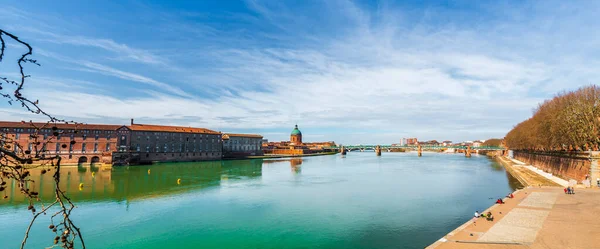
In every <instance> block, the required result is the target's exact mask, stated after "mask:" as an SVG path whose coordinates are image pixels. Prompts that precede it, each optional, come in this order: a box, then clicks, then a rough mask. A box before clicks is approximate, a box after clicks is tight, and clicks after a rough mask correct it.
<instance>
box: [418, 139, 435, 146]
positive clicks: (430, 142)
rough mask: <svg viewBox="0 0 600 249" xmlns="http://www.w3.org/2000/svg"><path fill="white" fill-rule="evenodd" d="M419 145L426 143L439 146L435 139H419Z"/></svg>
mask: <svg viewBox="0 0 600 249" xmlns="http://www.w3.org/2000/svg"><path fill="white" fill-rule="evenodd" d="M418 144H419V145H428V146H439V145H440V143H438V141H437V140H429V141H420V142H418Z"/></svg>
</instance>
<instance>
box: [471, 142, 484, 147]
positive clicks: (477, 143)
mask: <svg viewBox="0 0 600 249" xmlns="http://www.w3.org/2000/svg"><path fill="white" fill-rule="evenodd" d="M482 144H483V142H481V141H475V142H473V147H480V146H481V145H482Z"/></svg>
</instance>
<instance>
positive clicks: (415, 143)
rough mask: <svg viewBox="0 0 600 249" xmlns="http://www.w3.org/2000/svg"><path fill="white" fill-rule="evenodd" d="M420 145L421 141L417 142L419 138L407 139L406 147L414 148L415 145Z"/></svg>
mask: <svg viewBox="0 0 600 249" xmlns="http://www.w3.org/2000/svg"><path fill="white" fill-rule="evenodd" d="M418 144H419V140H417V138H416V137H415V138H407V139H406V145H408V146H413V145H418Z"/></svg>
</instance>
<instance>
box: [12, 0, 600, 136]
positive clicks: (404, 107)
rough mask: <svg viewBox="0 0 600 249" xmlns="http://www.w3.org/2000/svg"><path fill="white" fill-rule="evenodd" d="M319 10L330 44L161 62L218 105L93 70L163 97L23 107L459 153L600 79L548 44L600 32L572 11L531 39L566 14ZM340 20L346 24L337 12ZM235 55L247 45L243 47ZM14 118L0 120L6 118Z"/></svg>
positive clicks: (344, 5)
mask: <svg viewBox="0 0 600 249" xmlns="http://www.w3.org/2000/svg"><path fill="white" fill-rule="evenodd" d="M338 5H339V6H338ZM249 6H251V7H252V8H254V9H255V10H257V13H259V14H261V15H263V21H265V22H270V23H272V24H274V25H276V27H277V29H278V30H279V31H278V32H281V33H285V34H286V35H287V36H292V37H289V38H290V39H287V40H293V39H292V38H293V33H294V32H296V31H297V34H308V33H310V32H309V31H310V28H311V26H310V25H304V23H302V21H305V20H304V19H302V18H299V19H298V20H297V23H293V24H291V23H290V22H291V19H290V17H293V16H294V12H293V11H294V10H293V8H283V7H281V6H280V5H279V4H276V6H274V8H277V9H269V7H273V6H270V5H263V4H261V3H260V2H258V1H251V2H250V3H249ZM280 7H281V8H280ZM327 7H329V8H331V9H330V10H327V9H325V10H321V11H325V12H327V13H328V14H329V15H327V16H329V17H330V18H331V19H335V18H339V19H343V20H351V22H349V24H344V25H346V26H343V27H340V29H343V30H344V32H339V33H336V32H335V30H333V31H332V33H335V34H330V35H324V34H319V35H321V36H322V37H317V38H318V39H316V40H315V39H308V40H305V39H302V38H298V39H302V42H300V41H298V42H297V43H290V44H284V45H282V46H254V47H250V48H248V47H247V46H240V47H235V46H229V44H231V40H232V39H233V38H231V37H227V38H223V39H227V41H228V43H227V44H228V46H219V45H221V44H212V45H213V46H200V45H199V46H198V47H195V48H192V49H190V50H189V52H187V51H184V52H183V53H171V57H169V59H170V60H172V61H175V62H176V61H178V60H179V59H182V60H185V61H187V62H189V61H194V60H201V61H203V62H205V63H198V64H194V63H186V64H176V63H175V64H176V65H175V66H177V67H178V68H183V69H182V71H180V73H181V74H179V75H177V76H174V77H177V78H176V79H177V82H179V81H180V80H181V79H184V80H187V81H189V82H188V83H186V87H193V88H194V89H195V90H197V91H200V92H204V93H207V94H210V95H211V96H216V97H211V98H206V97H204V96H195V95H193V94H191V93H189V92H186V91H185V90H182V88H179V86H175V85H169V84H166V83H163V82H161V81H157V80H155V79H153V78H152V72H151V70H149V72H148V74H144V75H140V74H135V73H130V72H127V71H126V70H124V69H123V70H121V69H117V68H116V67H112V66H107V65H109V64H108V63H107V64H101V63H97V62H89V61H82V62H81V63H79V65H80V66H82V67H85V68H86V70H89V71H92V72H95V73H101V74H105V75H110V76H114V77H118V78H121V79H125V80H129V81H134V82H139V83H143V84H147V85H151V86H154V87H159V88H160V89H164V90H165V91H161V92H152V93H149V92H148V94H147V95H144V96H126V97H122V96H120V97H116V96H114V95H113V94H110V92H106V91H105V92H101V93H98V92H92V91H86V90H82V89H80V90H76V89H73V90H69V91H49V90H48V89H39V92H34V91H32V94H33V93H35V94H36V95H38V94H43V95H46V98H45V99H41V101H42V104H43V106H44V107H45V108H46V109H48V110H51V112H53V113H55V114H57V115H61V116H69V117H73V118H74V119H84V120H85V121H88V122H99V121H100V122H101V121H102V120H106V119H105V118H106V117H112V118H114V119H111V121H112V120H121V122H123V123H126V122H127V120H128V119H129V118H136V119H142V120H146V121H148V122H154V123H157V124H179V125H190V126H203V127H208V128H212V129H216V130H224V131H231V132H239V131H244V130H246V129H273V130H275V129H287V128H290V127H291V126H293V124H295V123H298V124H299V125H300V126H301V127H308V128H311V129H317V130H318V129H322V128H328V130H335V129H342V130H351V131H348V132H349V133H346V134H337V133H335V132H334V133H332V134H328V135H325V136H324V137H319V136H321V135H322V134H323V133H322V132H319V133H318V134H319V135H316V134H312V135H311V134H307V137H308V138H310V137H311V136H313V137H314V138H315V139H322V140H333V139H335V140H337V142H341V143H369V142H372V143H375V142H381V143H391V142H397V141H399V139H400V138H401V137H408V136H411V137H412V136H417V137H419V138H422V139H438V140H446V139H449V140H454V141H459V140H473V139H487V138H489V137H502V136H504V134H505V132H507V131H508V130H509V129H510V128H511V127H512V126H513V125H515V124H516V123H518V122H520V121H522V120H523V119H525V118H527V117H528V116H529V115H530V114H531V110H532V109H533V108H534V107H535V106H536V104H537V103H539V102H540V101H541V100H543V99H544V98H546V97H551V95H552V94H554V93H555V92H558V91H560V90H562V89H564V88H575V87H578V86H581V85H585V84H589V83H594V82H596V81H597V80H598V78H599V77H600V73H598V72H597V70H595V68H597V67H596V66H597V65H598V64H600V63H599V62H598V59H594V58H592V57H591V55H588V54H585V53H580V52H577V53H575V52H573V51H576V50H575V48H574V47H576V45H573V44H571V43H573V42H576V41H573V40H569V39H566V40H565V39H555V37H556V36H557V35H560V34H562V33H563V32H564V34H572V31H571V30H570V29H574V28H581V27H583V25H582V24H583V23H585V24H586V25H588V26H586V27H589V28H590V29H592V28H594V27H597V26H598V22H588V18H587V17H588V15H587V14H585V13H587V12H586V11H589V10H585V9H584V8H583V9H577V10H576V12H583V14H582V15H570V17H569V18H568V19H569V22H568V23H569V25H568V26H560V27H559V30H558V31H553V30H551V29H550V30H548V29H536V28H535V27H536V25H538V24H539V23H546V22H547V20H549V19H552V18H555V17H556V16H563V15H560V14H561V13H563V11H567V10H563V9H561V8H557V9H546V8H542V7H540V11H539V12H538V13H537V14H538V15H539V16H536V17H532V20H527V21H522V20H517V21H515V20H513V19H511V18H504V16H502V13H504V12H501V11H500V12H499V13H500V14H499V15H501V16H500V17H497V18H498V20H490V21H487V22H482V23H478V24H477V25H474V26H473V27H472V26H471V25H465V24H464V23H463V24H461V23H447V24H446V23H437V22H436V20H433V21H431V20H430V19H435V18H436V17H438V16H440V15H444V16H443V18H448V19H451V18H452V17H454V16H452V14H448V13H438V11H439V10H435V9H434V10H428V11H426V13H425V12H424V13H421V14H417V15H421V16H418V17H414V16H411V15H415V14H414V13H406V12H404V11H403V10H402V9H394V8H392V7H389V8H388V7H387V5H386V6H384V7H381V9H379V10H378V11H376V12H370V11H366V10H362V9H360V8H359V7H357V5H354V4H353V3H352V2H349V1H328V2H327ZM336 7H339V8H336ZM511 7H514V6H511ZM498 8H500V7H498ZM505 8H508V7H505ZM337 9H340V10H343V11H339V12H338V11H334V10H337ZM509 9H511V8H509ZM568 11H572V10H570V9H569V10H568ZM507 13H508V14H507V15H511V16H513V15H514V16H519V13H511V12H507ZM459 17H460V16H459ZM443 18H442V20H445V19H443ZM415 19H416V20H417V21H415ZM533 19H535V20H533ZM333 21H335V20H333ZM430 21H431V22H432V23H429V22H430ZM340 23H343V22H340ZM187 25H189V24H187ZM201 25H202V26H204V25H206V24H201ZM192 28H193V27H192ZM297 28H303V29H304V30H297ZM212 32H213V33H214V30H212ZM557 32H558V33H557ZM277 34H278V35H280V34H279V33H277ZM580 35H581V36H583V37H580V38H581V40H585V41H586V42H585V43H582V44H581V46H583V47H584V49H589V50H590V51H595V50H593V49H594V47H595V46H596V45H598V43H597V42H593V41H596V40H599V39H596V38H594V37H593V34H589V35H586V34H580ZM586 38H590V39H586ZM192 40H193V39H192ZM287 40H286V41H287ZM314 41H318V43H313V42H314ZM61 42H64V43H68V44H73V45H83V46H91V47H99V48H102V49H104V50H107V51H112V52H115V53H120V54H124V55H126V57H127V58H129V59H131V60H132V61H136V62H141V63H144V64H150V65H153V64H159V63H160V59H157V58H160V57H157V56H155V55H152V54H146V53H145V52H143V51H142V50H134V49H131V48H130V47H129V46H126V45H121V44H117V43H115V42H113V41H112V40H90V39H88V38H82V37H75V38H69V39H64V38H61ZM238 42H239V43H240V44H244V42H246V40H245V39H243V38H239V40H238ZM563 46H564V47H565V49H561V48H562V47H563ZM155 59H156V60H157V61H154V60H155ZM145 75H148V76H145ZM165 77H167V76H165ZM156 79H158V78H156ZM174 79H175V78H174ZM67 82H68V81H67ZM83 103H101V104H83ZM0 115H2V114H0ZM13 115H14V113H12V112H11V113H8V112H6V113H5V114H4V116H5V117H7V118H8V117H14V116H13ZM265 134H270V136H271V137H267V138H269V139H270V140H273V139H286V138H285V137H286V136H287V134H286V133H278V132H271V133H267V132H266V133H265Z"/></svg>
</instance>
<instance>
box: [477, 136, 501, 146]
mask: <svg viewBox="0 0 600 249" xmlns="http://www.w3.org/2000/svg"><path fill="white" fill-rule="evenodd" d="M501 144H502V139H499V138H490V139H488V140H485V142H483V144H481V146H484V147H499V146H500V145H501Z"/></svg>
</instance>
